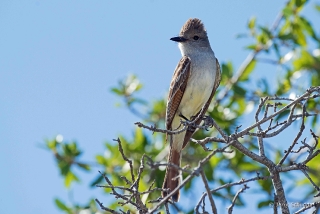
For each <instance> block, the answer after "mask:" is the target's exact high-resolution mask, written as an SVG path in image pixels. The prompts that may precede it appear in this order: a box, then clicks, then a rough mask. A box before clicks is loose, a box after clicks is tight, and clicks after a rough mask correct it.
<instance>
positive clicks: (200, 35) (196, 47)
mask: <svg viewBox="0 0 320 214" xmlns="http://www.w3.org/2000/svg"><path fill="white" fill-rule="evenodd" d="M170 40H172V41H175V42H178V43H179V49H180V51H181V55H182V58H181V60H180V61H179V63H178V65H177V67H176V69H175V71H174V74H173V77H172V80H171V84H170V90H169V96H168V100H167V109H166V129H167V130H177V129H179V128H181V127H182V126H181V123H180V119H181V118H184V119H187V120H189V121H193V120H195V119H196V118H198V120H196V121H195V124H197V125H199V124H200V123H201V121H202V119H203V117H204V114H205V112H206V111H207V109H208V107H209V105H210V102H211V100H212V97H213V95H214V93H215V91H216V89H217V88H218V86H219V84H220V79H221V73H220V65H219V62H218V60H217V59H216V57H215V55H214V52H213V51H212V49H211V47H210V43H209V40H208V36H207V31H206V29H205V28H204V25H203V23H202V22H201V20H199V19H197V18H194V19H189V20H187V22H186V23H185V24H184V25H183V27H182V29H181V31H180V34H179V36H178V37H173V38H171V39H170ZM200 114H201V115H200ZM195 131H196V128H194V127H190V126H189V127H188V129H187V130H186V131H184V132H181V133H179V134H173V135H169V136H167V137H169V140H170V152H169V156H168V163H169V164H174V165H176V166H180V162H181V152H182V149H183V148H184V147H185V146H186V145H187V144H188V142H189V140H190V138H191V137H192V135H193V134H194V132H195ZM179 183H180V171H179V170H178V168H176V167H173V166H170V165H168V166H167V169H166V175H165V179H164V183H163V189H170V190H169V191H167V192H166V191H163V193H162V195H163V197H165V196H166V195H168V194H169V193H170V192H171V191H173V190H174V189H176V188H177V187H178V186H179ZM179 196H180V193H179V191H177V192H176V193H175V194H174V195H173V196H172V200H173V201H175V202H177V201H179Z"/></svg>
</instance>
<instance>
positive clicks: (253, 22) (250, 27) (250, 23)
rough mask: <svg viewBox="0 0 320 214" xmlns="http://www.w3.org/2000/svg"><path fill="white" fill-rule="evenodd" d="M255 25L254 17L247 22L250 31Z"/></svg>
mask: <svg viewBox="0 0 320 214" xmlns="http://www.w3.org/2000/svg"><path fill="white" fill-rule="evenodd" d="M255 25H256V17H255V16H254V17H252V18H251V19H250V20H249V22H248V28H249V29H251V30H252V29H254V27H255Z"/></svg>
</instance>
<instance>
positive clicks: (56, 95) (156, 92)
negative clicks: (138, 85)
mask: <svg viewBox="0 0 320 214" xmlns="http://www.w3.org/2000/svg"><path fill="white" fill-rule="evenodd" d="M314 3H315V2H311V3H309V6H308V7H307V8H306V11H305V13H308V15H309V16H311V17H315V16H316V14H315V12H314V10H313V9H312V5H314ZM318 3H319V1H318ZM283 4H284V1H275V0H273V1H255V0H246V1H236V0H226V1H218V0H212V1H209V0H200V1H189V0H185V1H181V0H177V1H159V0H158V1H157V0H149V1H122V0H119V1H111V0H96V1H84V0H77V1H76V0H69V1H62V0H55V1H48V0H43V1H40V0H33V1H29V0H20V1H18V0H1V1H0V136H1V140H2V141H1V143H0V168H1V176H0V204H1V206H0V211H1V213H24V214H31V213H32V214H41V213H46V214H51V213H52V214H54V213H59V210H58V209H57V208H56V207H55V205H54V202H53V199H54V198H55V197H59V198H61V199H62V200H65V201H70V200H74V201H77V202H80V203H85V202H86V199H87V198H89V197H97V196H99V195H100V196H101V191H100V190H98V189H88V188H87V187H86V186H85V185H81V184H79V185H76V186H75V187H76V188H75V189H74V190H73V192H71V193H70V192H68V191H67V190H66V189H65V188H64V187H63V179H62V178H61V177H60V175H59V171H58V169H57V167H56V165H55V162H54V159H53V157H52V156H51V155H50V153H49V152H48V151H46V150H44V149H43V145H44V142H45V140H46V139H53V138H54V137H55V136H56V135H58V134H61V135H63V137H64V140H66V141H67V142H70V141H73V140H75V141H77V142H78V143H79V145H80V148H81V149H82V150H83V151H85V154H84V155H83V159H84V160H93V159H94V156H95V154H98V153H102V152H103V150H104V146H103V143H104V142H106V141H111V140H112V139H113V138H117V136H118V135H119V134H124V135H126V136H131V133H132V129H133V128H134V125H133V123H134V122H136V121H138V120H139V118H137V117H136V116H134V115H132V114H131V113H130V112H128V111H127V110H126V109H125V108H117V107H116V106H115V104H116V103H117V102H121V100H119V98H118V97H116V96H114V95H113V94H112V93H111V92H110V88H111V87H113V86H116V85H117V82H118V81H119V80H120V79H123V78H124V77H126V76H127V75H128V74H136V75H137V76H138V78H139V79H140V80H141V82H142V83H143V85H144V89H143V90H142V92H141V93H140V94H139V95H140V96H142V97H144V98H145V99H146V100H149V101H152V100H155V99H158V98H161V97H163V96H165V95H166V93H167V90H168V87H169V83H170V80H171V77H172V73H173V69H174V68H175V66H176V63H177V62H178V60H179V59H180V57H181V56H180V51H179V50H178V48H177V45H176V44H175V43H173V42H171V41H170V40H169V39H170V38H171V37H173V36H176V35H178V33H179V31H180V28H181V26H182V25H183V24H184V22H185V21H186V20H187V19H189V18H191V17H197V18H200V19H201V20H202V21H203V22H204V24H205V26H206V29H207V32H208V36H209V40H210V43H211V46H212V48H213V50H214V52H215V55H216V56H217V58H218V59H219V60H220V62H226V61H228V60H232V62H233V63H234V65H235V67H236V68H237V67H239V65H240V64H241V62H242V61H243V60H244V59H245V57H246V56H247V54H248V53H249V52H248V51H246V50H244V46H246V45H248V44H249V43H248V40H245V39H236V35H237V34H239V33H244V32H246V24H247V21H248V19H249V18H250V17H252V16H257V17H258V20H257V21H258V22H259V23H260V24H262V25H265V24H269V25H270V24H272V22H273V21H274V19H275V17H276V15H277V14H278V12H279V10H280V9H281V8H282V6H283ZM318 18H319V17H318ZM264 69H265V68H261V70H259V72H257V73H255V74H254V75H257V77H262V76H266V75H267V72H266V70H264ZM275 80H276V79H274V81H275ZM271 81H272V80H271ZM79 176H80V177H82V176H84V182H83V183H82V184H86V182H85V181H89V180H91V179H92V177H86V175H85V174H81V173H80V174H79ZM250 209H252V210H254V206H251V207H250V206H249V210H250ZM243 212H245V211H243ZM246 212H248V210H246ZM238 213H241V211H240V212H238Z"/></svg>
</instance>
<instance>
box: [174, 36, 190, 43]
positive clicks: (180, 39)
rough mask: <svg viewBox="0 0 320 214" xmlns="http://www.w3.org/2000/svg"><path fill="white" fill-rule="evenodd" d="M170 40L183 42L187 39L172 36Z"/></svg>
mask: <svg viewBox="0 0 320 214" xmlns="http://www.w3.org/2000/svg"><path fill="white" fill-rule="evenodd" d="M170 40H171V41H175V42H185V41H187V39H186V38H184V37H182V36H177V37H172V38H171V39H170Z"/></svg>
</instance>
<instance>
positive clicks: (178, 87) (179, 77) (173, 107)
mask: <svg viewBox="0 0 320 214" xmlns="http://www.w3.org/2000/svg"><path fill="white" fill-rule="evenodd" d="M190 65H191V59H190V58H189V57H187V56H183V57H182V58H181V60H180V61H179V63H178V65H177V67H176V69H175V71H174V73H173V77H172V80H171V83H170V90H169V96H168V101H167V111H166V129H167V130H171V129H172V127H171V125H172V121H173V118H174V116H175V114H176V112H177V110H178V108H179V105H180V102H181V99H182V97H183V94H184V91H185V90H186V87H187V82H188V78H189V76H190Z"/></svg>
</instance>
